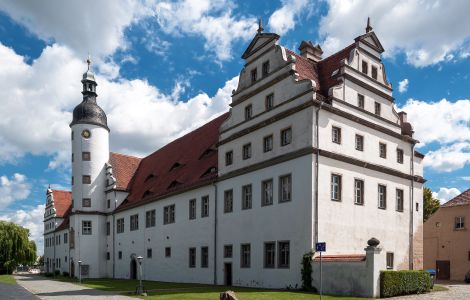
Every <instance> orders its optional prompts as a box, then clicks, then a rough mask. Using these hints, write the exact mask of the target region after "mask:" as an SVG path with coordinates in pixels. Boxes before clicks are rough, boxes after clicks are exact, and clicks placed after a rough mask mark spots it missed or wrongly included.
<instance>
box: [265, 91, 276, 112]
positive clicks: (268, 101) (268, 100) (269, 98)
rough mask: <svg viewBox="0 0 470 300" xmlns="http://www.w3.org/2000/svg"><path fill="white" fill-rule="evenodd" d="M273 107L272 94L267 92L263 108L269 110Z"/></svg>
mask: <svg viewBox="0 0 470 300" xmlns="http://www.w3.org/2000/svg"><path fill="white" fill-rule="evenodd" d="M273 107H274V94H269V95H267V96H266V101H265V108H266V110H270V109H272V108H273Z"/></svg>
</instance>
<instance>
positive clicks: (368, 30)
mask: <svg viewBox="0 0 470 300" xmlns="http://www.w3.org/2000/svg"><path fill="white" fill-rule="evenodd" d="M370 31H372V26H370V17H367V27H366V33H369V32H370Z"/></svg>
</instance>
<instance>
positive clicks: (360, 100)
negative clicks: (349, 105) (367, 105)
mask: <svg viewBox="0 0 470 300" xmlns="http://www.w3.org/2000/svg"><path fill="white" fill-rule="evenodd" d="M357 106H359V107H360V108H364V95H361V94H357Z"/></svg>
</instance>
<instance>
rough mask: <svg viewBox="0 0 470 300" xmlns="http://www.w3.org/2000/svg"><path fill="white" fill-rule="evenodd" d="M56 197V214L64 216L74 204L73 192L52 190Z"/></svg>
mask: <svg viewBox="0 0 470 300" xmlns="http://www.w3.org/2000/svg"><path fill="white" fill-rule="evenodd" d="M52 195H53V197H54V207H55V210H56V216H57V217H58V218H63V217H65V216H66V213H67V210H69V209H70V207H71V206H72V192H70V191H61V190H52Z"/></svg>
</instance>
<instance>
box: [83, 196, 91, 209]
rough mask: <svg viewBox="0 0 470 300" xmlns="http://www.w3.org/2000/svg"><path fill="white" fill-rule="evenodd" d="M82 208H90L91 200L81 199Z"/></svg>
mask: <svg viewBox="0 0 470 300" xmlns="http://www.w3.org/2000/svg"><path fill="white" fill-rule="evenodd" d="M82 206H83V207H91V199H90V198H83V199H82Z"/></svg>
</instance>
